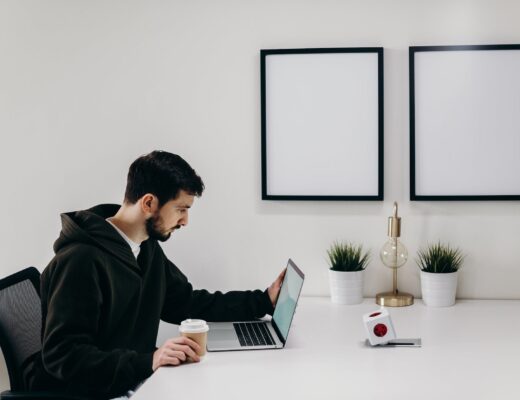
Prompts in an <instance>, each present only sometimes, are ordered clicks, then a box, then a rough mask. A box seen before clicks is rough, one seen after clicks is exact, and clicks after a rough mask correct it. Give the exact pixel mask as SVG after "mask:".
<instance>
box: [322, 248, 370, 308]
mask: <svg viewBox="0 0 520 400" xmlns="http://www.w3.org/2000/svg"><path fill="white" fill-rule="evenodd" d="M327 254H328V256H329V257H328V258H329V265H330V269H329V282H330V295H331V300H332V302H333V303H336V304H359V303H361V302H362V301H363V276H364V272H365V268H366V267H367V264H368V261H369V252H368V251H367V252H364V251H363V246H361V245H355V244H352V243H347V242H343V243H342V242H334V243H333V244H332V246H331V247H330V249H329V250H327Z"/></svg>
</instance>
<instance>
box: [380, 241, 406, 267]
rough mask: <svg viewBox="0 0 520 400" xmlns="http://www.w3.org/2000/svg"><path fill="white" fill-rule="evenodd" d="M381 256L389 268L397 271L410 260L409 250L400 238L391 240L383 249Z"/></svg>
mask: <svg viewBox="0 0 520 400" xmlns="http://www.w3.org/2000/svg"><path fill="white" fill-rule="evenodd" d="M379 256H380V257H381V261H382V262H383V264H385V265H386V266H387V267H388V268H395V269H397V268H399V267H402V266H403V265H404V264H405V263H406V261H407V260H408V250H406V247H405V246H404V244H402V243H401V241H400V240H399V239H398V238H389V239H388V241H387V242H386V243H385V244H384V245H383V247H382V248H381V251H380V253H379Z"/></svg>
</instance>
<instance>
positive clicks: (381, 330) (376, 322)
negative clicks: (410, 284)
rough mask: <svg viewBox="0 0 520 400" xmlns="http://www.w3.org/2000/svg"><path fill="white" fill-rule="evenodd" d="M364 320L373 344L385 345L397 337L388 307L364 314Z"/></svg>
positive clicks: (369, 338)
mask: <svg viewBox="0 0 520 400" xmlns="http://www.w3.org/2000/svg"><path fill="white" fill-rule="evenodd" d="M363 322H364V325H365V329H366V331H367V336H368V341H369V342H370V344H371V345H372V346H376V345H384V344H387V343H388V342H390V341H392V340H394V339H395V330H394V326H393V325H392V319H391V318H390V314H389V313H388V310H387V309H386V308H381V309H379V310H377V311H374V312H371V313H368V314H365V315H363Z"/></svg>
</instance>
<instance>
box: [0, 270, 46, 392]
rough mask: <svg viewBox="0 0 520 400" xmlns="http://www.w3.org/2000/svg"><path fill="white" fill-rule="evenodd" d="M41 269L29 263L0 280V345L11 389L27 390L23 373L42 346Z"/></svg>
mask: <svg viewBox="0 0 520 400" xmlns="http://www.w3.org/2000/svg"><path fill="white" fill-rule="evenodd" d="M41 315H42V314H41V299H40V272H39V271H38V270H37V269H36V268H34V267H29V268H26V269H24V270H22V271H20V272H17V273H15V274H13V275H11V276H8V277H7V278H4V279H2V280H0V347H1V348H2V352H3V354H4V358H5V363H6V365H7V371H8V373H9V381H10V383H11V390H27V388H26V387H25V383H24V379H23V373H24V370H25V369H26V368H27V364H28V362H32V361H31V360H32V359H33V357H32V356H34V354H35V353H37V352H39V351H40V350H41V326H42V317H41Z"/></svg>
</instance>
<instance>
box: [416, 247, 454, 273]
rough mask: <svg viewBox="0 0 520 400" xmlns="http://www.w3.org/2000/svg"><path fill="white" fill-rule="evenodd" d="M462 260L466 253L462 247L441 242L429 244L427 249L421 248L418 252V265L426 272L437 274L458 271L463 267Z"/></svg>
mask: <svg viewBox="0 0 520 400" xmlns="http://www.w3.org/2000/svg"><path fill="white" fill-rule="evenodd" d="M462 261H464V255H463V254H462V252H461V251H460V249H457V248H452V247H450V245H448V244H442V243H441V242H438V243H436V244H431V245H428V246H427V247H426V249H419V251H418V252H417V265H418V266H419V268H420V269H421V270H422V271H424V272H432V273H435V274H448V273H450V272H456V271H458V270H459V268H460V267H461V265H462Z"/></svg>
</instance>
